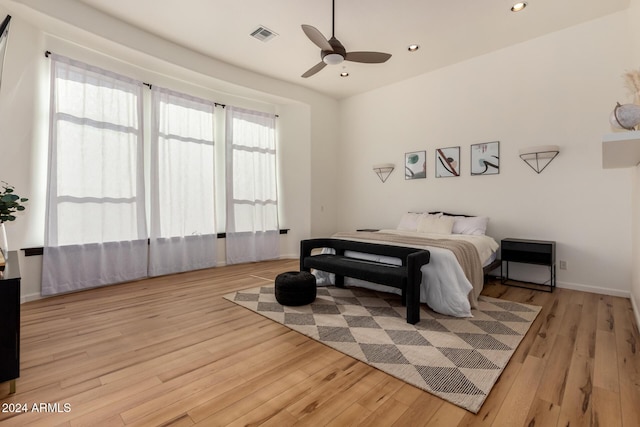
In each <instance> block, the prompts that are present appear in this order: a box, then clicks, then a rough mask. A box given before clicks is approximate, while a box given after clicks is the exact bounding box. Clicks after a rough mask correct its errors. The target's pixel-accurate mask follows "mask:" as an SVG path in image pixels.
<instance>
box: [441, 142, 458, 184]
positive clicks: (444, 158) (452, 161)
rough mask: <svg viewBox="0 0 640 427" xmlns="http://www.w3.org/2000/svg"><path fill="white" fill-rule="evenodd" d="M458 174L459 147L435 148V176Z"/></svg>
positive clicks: (442, 176)
mask: <svg viewBox="0 0 640 427" xmlns="http://www.w3.org/2000/svg"><path fill="white" fill-rule="evenodd" d="M449 176H460V147H449V148H438V149H436V178H444V177H449Z"/></svg>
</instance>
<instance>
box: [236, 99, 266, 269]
mask: <svg viewBox="0 0 640 427" xmlns="http://www.w3.org/2000/svg"><path fill="white" fill-rule="evenodd" d="M226 110H227V111H226V129H225V132H226V167H227V169H226V177H227V185H226V191H227V240H226V242H227V263H229V264H234V263H239V262H249V261H260V260H264V259H273V258H277V257H278V254H279V241H278V235H279V231H278V197H277V186H276V182H277V174H276V142H275V141H276V138H275V116H273V115H270V114H265V113H259V112H256V111H249V110H243V109H239V108H234V107H227V108H226Z"/></svg>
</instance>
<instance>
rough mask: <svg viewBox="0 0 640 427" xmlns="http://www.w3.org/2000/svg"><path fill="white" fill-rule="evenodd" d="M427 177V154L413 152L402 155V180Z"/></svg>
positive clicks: (424, 152)
mask: <svg viewBox="0 0 640 427" xmlns="http://www.w3.org/2000/svg"><path fill="white" fill-rule="evenodd" d="M426 177H427V152H426V151H413V152H411V153H405V155H404V179H419V178H426Z"/></svg>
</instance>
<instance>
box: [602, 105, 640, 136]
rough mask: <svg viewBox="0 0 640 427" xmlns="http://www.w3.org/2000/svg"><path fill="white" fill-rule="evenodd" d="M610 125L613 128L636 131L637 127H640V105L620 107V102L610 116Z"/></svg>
mask: <svg viewBox="0 0 640 427" xmlns="http://www.w3.org/2000/svg"><path fill="white" fill-rule="evenodd" d="M609 123H611V126H612V127H613V128H617V129H625V130H636V126H638V125H640V105H636V104H624V105H620V103H619V102H618V103H617V104H616V107H615V108H614V109H613V111H612V112H611V115H610V116H609Z"/></svg>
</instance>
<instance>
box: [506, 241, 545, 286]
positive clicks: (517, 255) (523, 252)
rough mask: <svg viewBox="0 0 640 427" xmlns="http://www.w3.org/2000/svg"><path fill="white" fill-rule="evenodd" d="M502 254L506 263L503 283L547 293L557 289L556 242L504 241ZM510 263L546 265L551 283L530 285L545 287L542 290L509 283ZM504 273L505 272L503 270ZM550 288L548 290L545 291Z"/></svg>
mask: <svg viewBox="0 0 640 427" xmlns="http://www.w3.org/2000/svg"><path fill="white" fill-rule="evenodd" d="M500 252H501V256H502V263H503V266H504V263H505V262H506V274H503V275H502V280H501V281H502V283H503V284H506V285H511V286H519V287H524V288H527V289H535V290H541V291H546V292H553V288H555V287H556V242H554V241H548V240H527V239H513V238H509V239H502V241H501V242H500ZM509 262H519V263H523V264H535V265H545V266H548V267H549V275H550V278H549V281H548V283H549V284H547V282H545V283H530V284H531V285H537V286H543V287H542V288H540V289H538V288H532V287H527V286H521V285H518V284H512V283H507V281H508V280H509ZM503 271H504V270H503ZM545 287H546V288H548V290H547V289H545Z"/></svg>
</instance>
